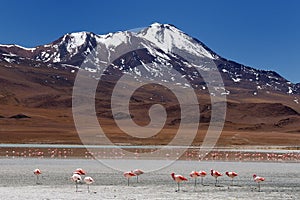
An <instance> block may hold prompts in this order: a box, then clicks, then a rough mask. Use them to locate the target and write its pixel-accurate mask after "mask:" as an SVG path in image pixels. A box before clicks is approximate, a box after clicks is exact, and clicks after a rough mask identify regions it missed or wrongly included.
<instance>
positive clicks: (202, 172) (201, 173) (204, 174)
mask: <svg viewBox="0 0 300 200" xmlns="http://www.w3.org/2000/svg"><path fill="white" fill-rule="evenodd" d="M199 174H200V177H201V185H203V178H204V177H205V176H206V174H207V173H206V171H199Z"/></svg>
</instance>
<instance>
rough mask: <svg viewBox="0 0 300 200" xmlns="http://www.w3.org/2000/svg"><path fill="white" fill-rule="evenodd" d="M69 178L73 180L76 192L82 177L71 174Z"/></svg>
mask: <svg viewBox="0 0 300 200" xmlns="http://www.w3.org/2000/svg"><path fill="white" fill-rule="evenodd" d="M71 180H72V181H73V182H75V185H76V192H78V183H80V182H81V181H82V178H81V176H80V175H79V174H73V175H72V177H71Z"/></svg>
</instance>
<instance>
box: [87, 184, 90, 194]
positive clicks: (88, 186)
mask: <svg viewBox="0 0 300 200" xmlns="http://www.w3.org/2000/svg"><path fill="white" fill-rule="evenodd" d="M87 188H88V193H90V185H87Z"/></svg>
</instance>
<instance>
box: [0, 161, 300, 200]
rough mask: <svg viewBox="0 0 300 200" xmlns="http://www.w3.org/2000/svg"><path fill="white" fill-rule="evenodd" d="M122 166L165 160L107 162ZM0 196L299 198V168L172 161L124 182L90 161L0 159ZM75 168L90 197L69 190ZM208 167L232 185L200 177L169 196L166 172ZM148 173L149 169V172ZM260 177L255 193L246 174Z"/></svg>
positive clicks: (173, 186)
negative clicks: (82, 173) (83, 174)
mask: <svg viewBox="0 0 300 200" xmlns="http://www.w3.org/2000/svg"><path fill="white" fill-rule="evenodd" d="M111 162H112V163H114V164H118V163H119V164H120V165H122V168H126V166H128V170H131V169H130V168H129V166H130V165H136V166H137V167H139V166H141V167H142V166H143V165H147V166H148V167H149V165H152V166H153V167H157V166H163V165H164V164H166V163H165V162H166V161H151V162H149V161H148V162H147V161H136V160H131V161H130V160H119V161H111ZM0 167H1V174H0V193H1V199H4V200H6V199H31V200H35V199H37V200H41V199H51V200H52V199H68V200H69V199H299V198H300V186H299V182H300V170H299V163H298V164H297V163H263V162H261V163H257V162H256V163H251V162H198V161H177V162H176V163H174V164H173V165H171V166H169V167H166V168H163V169H161V170H159V171H152V172H148V173H145V174H143V175H141V176H140V179H139V180H140V182H139V183H136V179H135V178H132V179H131V180H130V183H131V185H130V186H127V185H126V184H127V181H126V179H125V178H124V177H123V176H122V172H121V171H117V170H113V169H111V168H109V167H105V166H104V165H102V164H101V163H100V162H98V161H96V160H83V159H1V160H0ZM36 167H39V168H40V169H41V170H42V171H43V174H42V176H41V178H40V182H41V184H39V185H36V184H35V177H34V175H33V169H35V168H36ZM78 167H81V168H83V169H85V170H86V171H87V175H90V176H92V177H93V178H94V179H95V181H96V182H95V184H93V185H91V187H90V188H91V193H88V192H87V188H86V185H83V184H82V185H79V191H80V192H77V193H76V192H75V186H74V184H73V183H72V182H71V181H70V179H69V178H70V176H71V174H72V172H73V171H74V169H76V168H78ZM211 168H213V169H216V170H219V171H220V172H222V173H224V172H225V171H227V170H229V171H236V172H237V173H238V174H239V176H238V177H236V179H235V181H234V186H230V184H231V182H230V180H229V178H228V177H226V176H223V177H220V180H219V186H218V187H215V186H214V178H212V177H211V176H210V175H208V176H207V177H205V179H204V184H205V186H202V185H200V184H198V185H197V188H196V190H194V186H193V180H192V179H190V178H189V181H188V182H185V183H183V184H182V187H181V189H182V190H181V191H179V192H175V189H176V184H175V183H174V182H173V180H172V179H171V176H170V173H171V172H176V173H178V174H182V175H184V176H187V177H188V174H189V173H190V172H191V171H192V170H205V171H209V170H210V169H211ZM153 169H154V168H153ZM253 173H257V174H258V175H260V176H264V177H265V178H266V181H265V182H264V183H262V184H261V192H258V191H257V188H256V184H255V183H254V182H253V180H252V177H251V176H252V174H253Z"/></svg>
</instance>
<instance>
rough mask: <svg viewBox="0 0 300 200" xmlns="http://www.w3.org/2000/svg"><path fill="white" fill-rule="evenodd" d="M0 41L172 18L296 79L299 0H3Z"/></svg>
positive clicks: (23, 41) (237, 55) (31, 41)
mask: <svg viewBox="0 0 300 200" xmlns="http://www.w3.org/2000/svg"><path fill="white" fill-rule="evenodd" d="M0 9H1V11H0V19H1V25H0V30H1V32H0V43H1V44H12V43H15V44H19V45H22V46H25V47H34V46H37V45H41V44H46V43H50V42H52V41H54V40H56V39H58V38H59V37H60V36H62V35H63V34H65V33H70V32H75V31H90V32H94V33H97V34H105V33H108V32H115V31H119V30H128V29H133V28H138V27H145V26H148V25H150V24H151V23H153V22H160V23H170V24H173V25H175V26H176V27H178V28H179V29H181V30H182V31H184V32H186V33H188V34H189V35H191V36H193V37H195V38H197V39H199V40H200V41H202V42H204V43H205V44H206V45H207V46H208V47H210V48H211V49H212V50H213V51H215V52H216V53H218V54H219V55H221V56H223V57H225V58H228V59H231V60H234V61H237V62H239V63H242V64H245V65H248V66H251V67H255V68H259V69H266V70H275V71H277V72H279V73H280V74H281V75H282V76H284V77H285V78H287V79H288V80H291V81H292V82H300V76H299V75H300V11H299V9H300V1H297V0H287V1H284V0H248V1H247V0H214V1H209V0H206V1H201V0H198V1H197V0H195V1H189V0H184V1H181V0H178V1H177V0H173V1H171V0H170V1H167V0H151V1H143V0H136V1H133V0H132V1H131V0H125V1H114V0H105V1H101V0H95V1H89V0H85V1H82V0H81V1H76V0H74V1H64V0H27V1H22V0H1V1H0Z"/></svg>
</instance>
